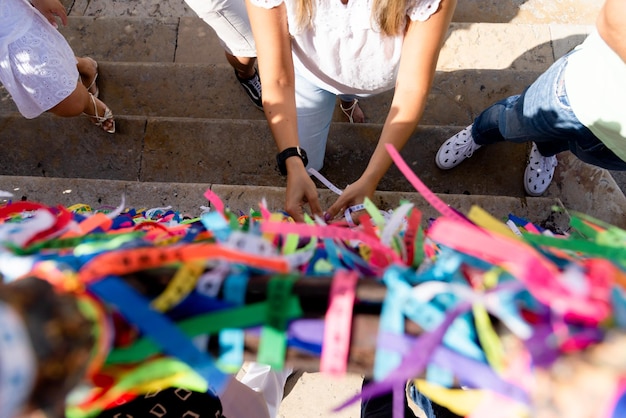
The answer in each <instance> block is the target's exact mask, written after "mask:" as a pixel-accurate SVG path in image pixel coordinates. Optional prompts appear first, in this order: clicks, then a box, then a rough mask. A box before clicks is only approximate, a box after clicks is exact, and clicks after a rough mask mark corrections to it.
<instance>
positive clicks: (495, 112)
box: [472, 51, 626, 170]
mask: <svg viewBox="0 0 626 418" xmlns="http://www.w3.org/2000/svg"><path fill="white" fill-rule="evenodd" d="M575 53H576V51H572V52H570V53H569V54H567V55H565V56H563V57H561V58H560V59H559V60H557V61H556V62H555V63H554V64H552V66H550V68H549V69H548V70H547V71H546V72H544V73H543V74H541V76H539V78H537V80H536V81H535V82H534V83H532V84H531V85H530V86H529V87H528V88H526V90H525V91H524V92H523V93H522V94H520V95H516V96H511V97H508V98H506V99H504V100H501V101H499V102H497V103H495V104H494V105H492V106H490V107H488V108H487V109H485V110H484V111H483V112H482V113H481V114H480V115H479V116H478V117H477V118H476V119H475V120H474V125H473V127H472V136H473V137H474V141H475V142H476V143H477V144H479V145H487V144H494V143H496V142H502V141H508V142H517V143H521V142H530V141H533V142H535V144H537V149H538V150H539V153H541V155H543V156H544V157H550V156H552V155H556V154H558V153H559V152H562V151H567V150H569V151H571V152H572V153H573V154H574V155H576V156H577V157H578V158H579V159H580V160H582V161H584V162H586V163H588V164H592V165H595V166H598V167H602V168H606V169H608V170H626V162H624V161H623V160H622V159H620V158H619V157H618V156H617V155H615V154H614V153H613V151H611V150H610V149H609V148H608V147H607V146H606V145H604V143H603V142H602V141H600V140H599V139H598V138H597V137H596V136H595V135H594V134H593V133H591V131H590V130H589V129H588V128H587V127H585V126H584V125H582V124H581V123H580V122H579V121H578V119H577V118H576V115H574V112H573V111H572V108H571V106H570V103H569V99H568V97H567V91H566V90H565V82H564V77H563V75H564V70H565V68H566V66H567V62H568V57H569V55H570V54H575Z"/></svg>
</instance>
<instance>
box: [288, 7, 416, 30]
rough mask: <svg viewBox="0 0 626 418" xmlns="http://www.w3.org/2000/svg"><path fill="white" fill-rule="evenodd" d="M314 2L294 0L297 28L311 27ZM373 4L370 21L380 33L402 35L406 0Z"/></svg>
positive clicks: (404, 23)
mask: <svg viewBox="0 0 626 418" xmlns="http://www.w3.org/2000/svg"><path fill="white" fill-rule="evenodd" d="M314 1H315V0H296V23H297V25H298V27H300V28H307V27H309V26H310V25H311V21H312V20H313V15H314V14H315V4H314ZM332 1H341V0H332ZM349 1H351V0H349ZM373 2H374V5H373V7H372V15H371V19H372V21H374V22H375V23H376V24H377V25H378V27H379V28H380V30H381V32H382V33H383V34H385V35H388V36H396V35H398V34H401V33H403V32H404V30H405V25H406V9H407V5H406V3H407V0H373Z"/></svg>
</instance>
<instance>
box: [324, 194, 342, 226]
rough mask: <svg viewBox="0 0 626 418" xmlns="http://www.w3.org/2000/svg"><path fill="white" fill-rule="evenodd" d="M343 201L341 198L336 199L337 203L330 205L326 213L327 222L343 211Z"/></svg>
mask: <svg viewBox="0 0 626 418" xmlns="http://www.w3.org/2000/svg"><path fill="white" fill-rule="evenodd" d="M343 205H344V204H343V202H342V201H341V199H337V200H335V203H333V204H332V205H330V207H329V208H328V209H326V212H325V213H324V220H325V221H326V222H328V221H330V220H332V219H335V217H336V216H337V215H338V214H339V212H343Z"/></svg>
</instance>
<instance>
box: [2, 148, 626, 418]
mask: <svg viewBox="0 0 626 418" xmlns="http://www.w3.org/2000/svg"><path fill="white" fill-rule="evenodd" d="M388 151H389V153H390V155H391V156H392V158H393V159H394V161H395V163H396V165H398V167H399V168H400V169H401V170H402V171H403V173H404V174H405V176H406V177H407V178H408V179H409V181H410V182H411V183H412V184H413V185H414V187H415V188H416V190H417V191H418V192H420V193H421V194H422V195H423V196H424V197H425V198H426V199H427V200H428V201H429V202H430V204H431V205H433V207H435V208H436V209H437V210H438V211H439V212H440V213H441V216H440V217H439V218H437V219H433V220H431V221H430V223H429V226H428V228H426V229H423V228H422V226H421V225H422V223H423V222H422V215H421V212H420V211H419V210H418V209H417V208H416V207H414V205H413V204H411V203H410V202H405V203H403V204H401V205H400V206H399V207H398V208H396V209H395V210H393V211H388V212H383V211H380V210H379V209H378V208H376V206H375V205H374V204H373V203H372V202H371V201H369V200H366V201H365V202H364V205H363V207H364V209H365V211H366V215H364V216H361V217H360V219H359V224H358V226H357V225H355V224H354V223H353V222H350V223H349V225H347V224H345V223H341V222H339V223H331V224H326V223H325V222H324V221H323V220H320V219H310V218H307V219H306V221H305V222H304V223H294V222H293V221H292V220H291V218H289V217H288V216H286V215H285V214H283V213H273V212H271V211H270V210H268V209H267V207H266V205H265V204H264V202H261V203H260V209H259V210H258V211H251V212H250V213H249V214H248V215H245V214H235V213H233V212H231V211H230V210H229V209H228V208H227V207H226V205H224V203H223V202H222V201H221V200H220V198H219V197H218V196H216V195H215V194H214V193H212V192H211V191H210V190H209V191H207V192H206V194H205V197H206V198H207V200H208V201H209V203H210V205H211V209H210V210H206V211H204V212H203V213H202V214H201V215H200V216H198V217H197V218H183V217H182V216H181V214H180V213H177V212H175V211H172V210H171V208H155V209H151V210H133V209H126V208H124V204H123V202H122V204H121V205H120V206H119V207H117V208H111V209H109V210H92V209H91V208H89V207H87V206H84V205H77V206H75V207H69V208H64V207H61V206H57V207H47V206H45V205H41V204H38V203H34V202H16V203H8V204H6V205H4V206H2V207H0V222H2V223H0V273H1V274H2V276H3V277H4V280H5V282H7V281H12V280H19V279H21V278H23V277H28V276H35V277H39V278H41V279H44V280H48V281H49V282H50V283H52V284H54V285H55V286H56V287H57V289H58V290H59V291H61V292H71V293H73V294H75V295H76V297H77V298H78V299H79V300H80V302H81V304H82V306H83V311H84V312H85V314H86V315H88V316H89V317H90V318H91V319H93V321H94V323H95V324H96V325H95V326H94V330H93V332H94V336H95V337H96V339H97V341H98V344H97V345H96V347H94V350H93V355H92V359H91V362H90V364H89V366H88V369H87V381H86V382H85V385H83V386H82V387H81V389H82V390H80V391H77V393H75V394H73V396H72V397H70V399H69V401H68V409H67V415H68V417H70V418H72V417H75V418H80V417H90V416H96V415H97V413H98V412H99V411H101V410H103V409H106V408H109V407H112V406H115V405H117V404H119V403H120V402H122V401H124V400H129V399H132V398H133V397H135V396H137V395H138V394H141V393H147V392H150V391H153V390H157V389H160V388H163V387H168V386H178V387H185V388H188V389H191V390H196V391H212V392H214V393H216V394H218V395H219V394H220V393H221V392H222V391H223V390H224V389H225V387H226V386H227V384H228V381H229V379H231V378H232V373H235V372H236V371H237V369H238V368H239V367H240V366H241V364H242V363H243V351H244V337H245V333H246V332H248V331H251V332H257V331H258V330H259V327H260V332H259V335H260V344H259V348H258V353H257V361H259V362H262V363H266V364H270V365H271V366H272V367H274V368H276V369H280V368H282V367H283V365H284V361H285V353H286V349H287V348H288V347H289V348H293V349H297V350H301V351H302V352H304V353H307V354H313V355H319V356H320V357H321V363H320V364H321V366H320V367H321V370H322V371H323V372H328V373H335V374H341V373H344V372H345V371H346V369H347V364H348V353H349V344H350V338H349V336H350V332H351V328H350V327H351V323H352V312H351V309H352V306H353V303H354V301H355V289H356V287H357V286H358V284H359V280H361V279H363V278H368V277H369V278H372V277H374V278H377V279H380V280H381V281H382V283H383V284H384V285H385V286H386V297H385V300H384V301H383V303H382V309H381V314H380V326H379V329H378V330H377V333H378V339H377V347H376V357H375V363H374V378H375V379H374V383H372V384H370V385H368V386H366V387H365V388H364V390H363V392H362V393H361V394H359V395H357V396H355V397H354V398H352V399H349V400H347V401H346V402H345V403H344V404H343V405H340V406H339V407H338V409H341V408H342V407H344V406H346V405H349V404H351V403H353V402H356V401H358V400H359V399H360V398H361V397H369V396H374V395H379V394H384V393H388V392H393V393H394V410H393V413H394V417H401V416H403V415H402V414H403V410H404V409H403V398H404V391H405V384H406V382H407V381H408V382H412V384H414V385H415V386H416V387H417V389H418V390H419V391H420V392H422V393H423V394H425V395H426V396H428V397H429V398H431V399H433V400H434V401H436V402H437V403H439V404H441V405H444V406H446V407H448V408H450V409H451V410H452V411H453V412H455V413H457V414H459V415H462V416H468V417H475V416H476V417H477V416H480V417H492V416H493V417H495V416H497V417H499V418H508V417H511V418H512V417H531V416H534V414H533V412H534V407H535V406H534V403H535V396H534V394H533V382H534V375H535V372H536V371H537V370H539V369H540V368H547V367H550V365H552V364H554V363H555V362H556V361H558V360H559V359H560V358H561V357H563V356H567V355H570V354H572V353H578V352H583V351H584V350H586V349H588V348H589V347H592V346H594V345H595V344H598V343H601V342H603V340H604V339H605V338H606V335H607V333H608V332H610V331H612V330H620V329H623V328H624V326H625V325H626V293H625V292H626V277H625V276H624V273H623V269H624V266H625V263H626V231H623V230H621V229H619V228H616V227H614V226H611V225H607V224H605V223H603V222H600V221H598V220H595V219H592V218H590V217H588V216H585V215H583V214H574V215H573V216H571V223H570V227H571V229H570V231H569V234H568V235H555V234H553V233H550V231H545V230H542V229H541V228H540V227H539V226H537V225H534V224H532V223H530V222H528V221H525V220H523V219H519V218H517V217H515V216H513V215H511V216H510V217H509V219H507V220H506V221H505V222H502V221H500V220H497V219H493V218H492V217H491V216H490V215H489V214H487V213H485V212H484V211H482V210H481V209H480V208H477V207H475V208H472V210H471V211H470V213H469V214H467V215H466V216H464V215H462V214H460V213H459V212H457V211H455V210H453V209H452V208H450V207H448V206H447V205H445V204H444V203H443V202H442V201H441V200H439V199H438V198H437V197H436V196H435V195H434V194H433V193H432V192H430V191H429V190H428V189H427V188H426V187H425V186H424V185H423V183H421V182H420V181H419V179H417V178H416V177H415V176H414V175H413V173H411V172H410V170H409V169H408V167H406V164H405V163H404V162H403V161H402V160H401V159H400V157H399V155H398V153H397V151H395V150H394V149H393V148H391V147H389V148H388ZM259 275H270V276H272V279H271V280H270V281H269V282H268V285H267V292H266V296H267V299H266V300H265V301H263V302H256V303H248V304H247V303H246V298H245V293H246V288H247V286H248V285H249V284H250V283H251V282H252V281H254V280H255V277H257V276H259ZM303 276H332V277H333V283H332V286H331V291H330V296H329V302H328V306H329V308H328V311H327V312H326V316H325V318H324V319H323V320H319V321H318V322H317V323H314V322H312V321H311V320H304V319H303V310H302V307H301V301H300V300H299V298H298V297H297V296H295V295H294V294H293V293H292V287H293V285H294V283H296V282H297V281H298V280H300V279H301V278H302V277H303ZM407 320H408V321H410V322H411V323H413V324H415V325H417V327H418V328H419V330H420V332H419V333H415V332H414V331H409V329H408V328H407ZM206 335H218V336H219V355H218V356H217V358H213V357H212V356H211V355H209V353H208V352H207V351H206V350H204V349H200V348H198V346H197V344H194V342H197V339H198V338H201V337H202V336H206ZM617 374H618V376H617V377H618V378H622V380H623V378H624V377H625V376H626V371H625V370H621V371H617ZM622 380H620V379H617V380H616V383H615V385H614V386H613V387H612V390H613V392H614V393H610V394H608V396H607V399H606V401H605V402H604V404H603V405H599V406H598V408H599V410H602V411H603V412H602V413H603V414H604V416H606V417H609V418H610V417H612V416H617V415H615V414H616V413H617V414H619V411H618V410H621V409H623V406H622V407H620V405H622V403H623V402H621V401H620V399H622V394H623V392H624V387H625V386H626V385H624V384H623V381H622ZM494 405H497V407H494ZM620 408H621V409H620ZM598 416H600V415H598Z"/></svg>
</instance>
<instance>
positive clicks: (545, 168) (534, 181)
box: [524, 142, 558, 197]
mask: <svg viewBox="0 0 626 418" xmlns="http://www.w3.org/2000/svg"><path fill="white" fill-rule="evenodd" d="M557 165H558V161H557V160H556V157H555V156H552V157H544V156H543V155H541V154H540V153H539V150H538V149H537V145H536V144H535V143H534V142H533V147H532V149H531V150H530V155H529V157H528V165H527V166H526V170H525V171H524V189H526V193H528V194H529V195H530V196H535V197H537V196H541V195H542V194H543V193H544V192H545V191H546V190H548V187H549V186H550V183H551V182H552V177H553V176H554V169H555V168H556V166H557Z"/></svg>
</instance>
